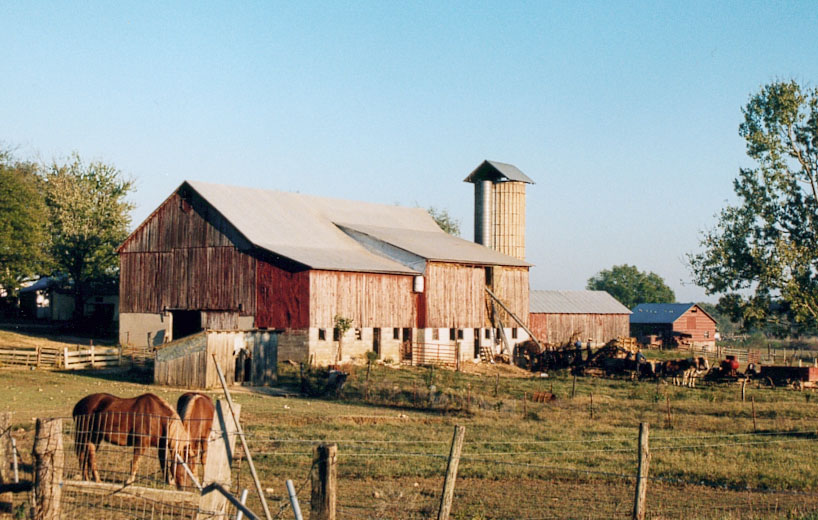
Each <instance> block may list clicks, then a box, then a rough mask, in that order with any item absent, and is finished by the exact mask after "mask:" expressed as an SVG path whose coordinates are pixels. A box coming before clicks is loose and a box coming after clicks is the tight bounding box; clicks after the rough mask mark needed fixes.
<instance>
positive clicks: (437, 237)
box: [187, 181, 528, 274]
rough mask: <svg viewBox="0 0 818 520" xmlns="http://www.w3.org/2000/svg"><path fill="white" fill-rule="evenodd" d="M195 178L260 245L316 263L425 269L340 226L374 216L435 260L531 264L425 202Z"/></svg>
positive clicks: (403, 243) (404, 243) (390, 233)
mask: <svg viewBox="0 0 818 520" xmlns="http://www.w3.org/2000/svg"><path fill="white" fill-rule="evenodd" d="M187 184H188V185H189V186H190V187H191V188H193V190H195V191H196V192H197V193H198V194H199V195H201V196H202V197H203V198H204V199H205V200H206V201H207V202H208V203H209V204H211V205H212V206H213V207H214V208H216V210H218V211H219V212H220V213H221V214H222V215H223V216H224V217H225V218H226V219H227V220H228V221H229V222H230V223H231V224H232V225H233V226H235V227H236V229H237V230H238V231H239V232H240V233H241V234H243V235H244V236H245V237H246V238H247V240H249V241H250V242H251V243H252V244H253V245H255V246H256V247H259V248H262V249H265V250H267V251H270V252H271V253H274V254H277V255H280V256H283V257H286V258H289V259H290V260H294V261H296V262H298V263H300V264H303V265H305V266H307V267H311V268H313V269H327V270H333V271H362V272H382V273H403V274H418V271H417V270H416V269H412V268H410V267H408V266H406V265H404V264H402V263H400V262H397V261H395V260H393V259H390V258H388V257H386V256H384V255H381V254H377V253H375V252H373V251H371V250H369V249H367V248H365V247H364V246H363V245H362V244H360V243H358V242H357V241H356V240H355V239H354V238H352V237H351V236H349V235H348V234H347V233H344V231H343V230H341V229H340V228H339V226H340V225H343V226H346V227H349V228H352V229H356V230H357V229H359V228H361V229H369V228H370V227H372V226H371V224H372V223H377V224H378V227H377V229H378V231H377V234H378V235H379V237H383V238H379V237H378V238H379V239H382V240H383V241H385V242H389V243H392V242H391V241H392V240H394V241H396V242H399V243H396V244H393V245H395V246H396V247H399V248H402V249H406V250H407V251H410V252H412V253H415V254H417V255H419V256H422V257H424V258H427V259H441V260H442V259H446V260H449V261H454V262H475V263H490V264H496V265H528V264H525V263H522V262H520V261H519V260H517V259H515V258H511V257H507V256H505V255H502V254H500V253H497V252H496V251H493V250H491V249H488V248H486V247H483V246H480V245H477V244H474V243H471V242H468V241H466V240H463V239H459V238H456V237H451V236H450V235H448V234H447V233H445V232H444V231H442V230H441V229H440V228H439V227H438V225H437V224H436V223H435V221H434V219H432V217H431V216H430V215H429V214H428V213H427V212H426V210H424V209H421V208H404V207H400V206H390V205H386V204H373V203H368V202H357V201H349V200H342V199H331V198H325V197H316V196H311V195H302V194H298V193H287V192H281V191H274V190H262V189H255V188H244V187H237V186H225V185H220V184H210V183H205V182H198V181H187ZM369 231H372V232H373V233H375V231H373V230H372V229H369ZM361 232H362V233H366V231H361ZM475 248H477V249H478V250H479V251H476V250H475ZM478 259H482V261H478Z"/></svg>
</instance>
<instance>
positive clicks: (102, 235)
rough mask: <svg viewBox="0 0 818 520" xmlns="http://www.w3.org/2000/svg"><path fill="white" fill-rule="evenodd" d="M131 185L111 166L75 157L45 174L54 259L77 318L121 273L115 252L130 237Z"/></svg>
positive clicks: (51, 168) (76, 155)
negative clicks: (95, 292)
mask: <svg viewBox="0 0 818 520" xmlns="http://www.w3.org/2000/svg"><path fill="white" fill-rule="evenodd" d="M132 188H133V182H132V181H130V180H127V179H124V178H123V176H122V173H121V172H120V171H119V170H117V169H116V168H115V167H114V166H112V165H110V164H105V163H103V162H92V163H89V164H87V165H86V164H85V163H83V162H82V159H80V157H79V155H78V154H76V153H75V154H73V155H72V156H71V158H70V159H69V161H68V162H67V163H65V164H57V163H54V164H52V165H51V167H50V168H49V169H48V171H47V172H46V173H45V202H46V205H47V207H48V215H49V220H50V222H49V228H50V229H49V230H50V235H51V256H52V258H53V262H54V265H55V267H56V269H57V270H58V271H62V272H64V273H66V274H68V275H69V276H70V277H71V279H72V281H73V287H74V297H75V307H74V318H75V320H79V319H81V318H82V311H83V307H84V303H85V296H86V294H88V290H89V289H90V288H91V287H92V286H93V285H94V284H100V283H106V282H108V283H110V282H111V281H112V280H115V279H116V277H117V275H118V273H119V261H118V259H117V255H116V248H117V246H118V245H119V244H120V243H122V241H123V240H125V238H126V237H127V236H128V226H129V224H130V221H131V217H130V211H131V209H132V208H133V205H132V204H131V203H130V202H128V201H127V196H128V193H129V192H130V191H131V189H132Z"/></svg>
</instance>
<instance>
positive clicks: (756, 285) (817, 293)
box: [688, 81, 818, 324]
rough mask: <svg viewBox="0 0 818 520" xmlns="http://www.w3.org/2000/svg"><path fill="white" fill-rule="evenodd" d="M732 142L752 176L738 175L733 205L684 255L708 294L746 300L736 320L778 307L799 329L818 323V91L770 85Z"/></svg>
mask: <svg viewBox="0 0 818 520" xmlns="http://www.w3.org/2000/svg"><path fill="white" fill-rule="evenodd" d="M743 114H744V122H742V123H741V125H740V126H739V135H741V137H743V138H744V140H745V141H746V144H747V155H748V156H749V157H750V158H751V159H753V161H755V163H756V164H755V167H753V168H741V169H739V174H738V177H737V178H736V179H735V180H734V181H733V188H734V191H735V193H736V195H737V196H738V203H737V204H735V205H728V206H727V207H725V208H724V209H723V210H722V211H721V213H720V214H719V217H718V222H717V224H716V226H715V228H713V229H711V230H708V231H706V232H704V233H703V236H702V239H701V243H700V245H701V247H702V252H700V253H697V254H690V255H688V261H689V263H690V266H691V269H692V271H693V275H694V279H695V282H696V283H697V284H698V285H700V286H702V287H704V288H705V289H706V290H707V293H708V294H721V293H731V292H732V293H735V292H741V293H744V294H745V295H749V296H748V297H746V298H743V302H742V305H741V306H740V308H741V311H742V314H743V317H744V318H745V319H747V318H751V319H754V320H758V319H764V318H766V317H768V316H769V315H770V302H771V301H773V300H777V299H780V300H783V302H785V303H786V304H787V305H788V306H789V308H790V309H791V310H792V312H793V313H794V316H795V319H796V320H798V321H800V322H805V323H806V322H811V323H813V324H814V323H816V322H818V89H804V88H801V86H799V85H798V84H797V83H796V82H795V81H788V82H774V83H771V84H769V85H767V86H765V87H763V88H762V89H761V91H760V92H759V93H757V94H755V95H754V96H752V97H751V98H750V101H749V102H748V103H747V106H746V107H745V108H744V109H743Z"/></svg>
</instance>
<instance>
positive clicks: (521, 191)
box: [465, 161, 534, 260]
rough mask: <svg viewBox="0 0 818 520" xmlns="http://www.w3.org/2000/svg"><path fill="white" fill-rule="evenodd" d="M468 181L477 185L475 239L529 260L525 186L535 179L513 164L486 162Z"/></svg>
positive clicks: (510, 254)
mask: <svg viewBox="0 0 818 520" xmlns="http://www.w3.org/2000/svg"><path fill="white" fill-rule="evenodd" d="M465 182H471V183H473V184H474V241H475V242H477V243H478V244H483V245H485V246H487V247H491V248H492V249H495V250H496V251H499V252H500V253H503V254H506V255H509V256H513V257H515V258H519V259H520V260H525V185H526V184H534V181H532V180H531V179H530V178H529V177H528V176H527V175H525V174H524V173H523V172H521V171H520V170H519V169H517V167H516V166H513V165H511V164H506V163H501V162H497V161H483V163H482V164H481V165H480V166H478V167H477V168H475V170H474V171H473V172H471V174H470V175H469V176H468V177H466V179H465Z"/></svg>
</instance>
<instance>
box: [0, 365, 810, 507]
mask: <svg viewBox="0 0 818 520" xmlns="http://www.w3.org/2000/svg"><path fill="white" fill-rule="evenodd" d="M350 371H351V376H350V379H349V381H348V384H347V386H346V387H345V388H344V390H343V392H342V394H341V396H339V397H333V398H327V399H310V398H301V397H289V398H287V397H272V396H269V395H265V394H263V393H254V392H252V391H250V390H249V389H240V390H238V391H237V392H236V394H235V400H236V401H237V402H239V403H240V404H241V405H242V407H243V409H242V417H243V424H244V425H245V428H246V429H247V432H248V438H249V441H250V445H251V450H252V452H253V454H254V459H255V462H256V466H257V467H258V469H259V472H260V474H261V478H262V480H263V483H264V487H265V488H267V489H268V494H269V497H270V499H271V501H272V508H273V511H274V513H275V512H276V511H278V510H279V507H280V506H281V505H283V504H284V501H283V498H284V496H286V490H285V488H284V481H285V480H286V479H292V480H293V481H294V482H295V483H296V486H297V487H298V488H299V496H300V497H301V503H302V507H303V508H304V509H305V510H306V509H308V506H307V504H308V503H309V484H306V480H305V479H306V477H307V475H308V472H309V469H310V466H311V457H312V455H311V450H312V446H313V445H314V444H315V443H317V442H320V441H333V442H337V443H338V445H339V458H338V460H339V468H338V478H339V490H338V504H339V518H394V519H399V518H433V517H436V512H437V507H438V505H439V500H440V498H439V497H440V492H441V488H442V482H443V475H444V472H445V467H446V455H447V454H448V450H449V443H450V442H451V437H452V432H453V427H454V425H455V424H462V425H464V426H465V427H466V443H465V446H464V452H463V459H462V461H461V464H460V472H459V479H458V487H457V491H456V495H455V502H454V511H453V516H454V518H458V519H489V518H531V519H533V518H629V516H630V511H631V508H632V503H633V492H634V476H635V473H636V445H637V435H638V425H639V423H640V422H647V423H649V424H650V431H651V442H650V444H651V452H652V459H651V463H650V476H651V478H652V480H651V481H650V483H649V485H648V511H649V517H650V518H654V519H659V518H685V519H688V518H707V519H710V518H713V519H738V518H742V519H749V518H818V516H811V515H814V511H816V510H818V464H816V455H818V436H816V424H817V423H816V415H817V414H818V398H816V399H810V397H811V395H812V394H811V393H810V392H795V391H791V390H785V389H775V390H773V389H769V388H766V387H760V388H757V387H756V386H755V385H751V386H750V387H749V388H748V391H747V399H748V402H744V403H742V402H740V399H739V395H740V391H739V387H738V386H737V385H700V386H699V387H697V388H693V389H688V388H678V387H673V386H668V385H665V384H656V383H653V382H641V383H640V382H632V381H629V380H621V379H620V380H616V379H595V378H578V379H577V380H576V384H575V387H574V393H575V395H574V397H573V398H571V391H572V387H573V386H574V381H573V378H572V377H571V376H570V375H569V374H567V373H562V374H559V373H558V374H551V377H549V378H534V377H529V376H528V374H524V373H521V372H520V371H516V370H514V369H512V368H505V369H503V370H500V372H501V377H500V378H499V380H498V378H497V377H496V376H495V375H494V372H495V368H494V367H487V366H483V367H482V373H481V374H469V373H458V372H454V371H451V370H445V369H435V370H432V369H429V368H408V367H404V368H393V367H387V366H379V365H375V366H373V368H372V371H371V374H370V378H369V381H368V382H367V381H366V372H367V371H366V368H365V367H350ZM521 376H523V377H521ZM149 380H150V374H149V373H145V372H140V371H139V370H135V371H127V370H125V371H119V372H104V371H87V372H77V373H62V372H47V371H21V370H8V369H4V370H0V390H2V394H0V395H2V396H3V399H2V400H1V401H0V410H2V411H11V412H14V425H15V430H14V431H15V436H16V437H17V438H18V442H19V443H20V444H21V446H23V447H22V448H21V450H22V453H23V459H24V462H25V461H27V460H30V457H31V456H30V454H29V453H27V452H26V450H30V445H31V444H30V443H31V437H32V436H33V434H32V425H33V420H34V418H35V417H54V416H62V417H67V416H70V412H71V409H72V407H73V405H74V403H75V402H76V401H77V400H78V399H80V398H81V397H83V396H84V395H87V394H89V393H93V392H101V391H105V392H110V393H114V394H117V395H122V396H133V395H137V394H139V393H143V392H149V391H150V392H154V393H157V394H159V395H160V396H162V397H164V398H166V399H168V400H169V401H171V402H175V400H176V398H177V397H178V396H179V395H180V394H181V393H182V392H183V391H182V390H181V389H167V388H161V387H155V386H152V385H150V384H147V383H148V382H149ZM280 381H281V384H282V386H283V387H284V388H290V389H293V390H295V389H297V388H298V372H297V369H296V367H293V366H291V365H289V364H282V365H281V366H280ZM430 388H432V390H431V391H430ZM550 391H553V393H554V394H555V395H556V396H558V398H557V400H556V401H553V402H550V403H532V402H526V403H525V405H524V404H523V396H524V395H526V394H527V395H528V396H530V395H532V394H533V393H534V392H550ZM213 395H214V397H216V396H218V395H217V394H216V393H214V394H213ZM751 398H752V399H754V401H755V415H756V419H755V423H756V424H755V430H754V421H753V410H752V408H753V405H752V403H751V402H750V400H751ZM592 402H593V406H592ZM668 408H669V412H670V421H668ZM592 409H593V418H592V417H591V414H592ZM72 456H73V455H72ZM145 466H150V469H151V470H152V469H154V468H153V466H155V462H153V461H152V462H150V463H145ZM237 470H238V472H237V479H238V483H237V484H238V486H239V487H246V488H249V489H251V490H252V486H251V485H250V481H249V476H248V472H247V468H246V464H244V462H243V461H240V462H239V463H238V466H237ZM248 503H249V504H250V506H251V507H252V508H254V510H257V511H258V510H260V507H259V504H258V501H257V499H255V498H253V497H252V494H251V499H250V501H249V502H248ZM281 517H282V518H285V517H286V518H291V512H289V511H287V512H282V516H281Z"/></svg>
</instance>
